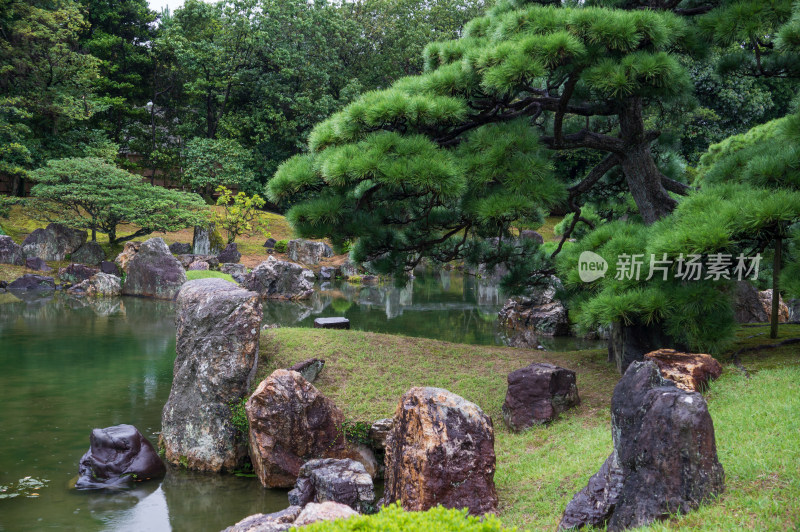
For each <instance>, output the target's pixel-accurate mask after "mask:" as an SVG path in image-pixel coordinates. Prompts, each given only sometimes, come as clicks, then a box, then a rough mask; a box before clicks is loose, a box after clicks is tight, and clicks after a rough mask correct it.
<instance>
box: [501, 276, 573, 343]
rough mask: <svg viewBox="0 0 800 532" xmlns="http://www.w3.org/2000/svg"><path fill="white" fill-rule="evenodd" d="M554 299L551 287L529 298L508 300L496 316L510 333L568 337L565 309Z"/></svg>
mask: <svg viewBox="0 0 800 532" xmlns="http://www.w3.org/2000/svg"><path fill="white" fill-rule="evenodd" d="M554 297H555V288H552V287H551V288H548V289H546V290H541V291H539V292H537V293H536V294H534V295H532V296H530V297H513V298H511V299H509V300H508V301H506V303H505V305H503V308H502V309H501V310H500V313H499V314H498V317H499V320H500V325H501V326H502V327H504V328H506V329H509V330H511V331H515V332H526V331H530V332H533V333H534V334H535V335H542V336H566V335H569V334H570V325H569V317H568V315H567V309H566V308H565V307H564V305H563V304H562V303H561V302H560V301H558V300H557V299H554ZM537 345H538V342H537ZM529 347H536V346H535V345H532V346H529Z"/></svg>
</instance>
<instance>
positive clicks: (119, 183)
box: [31, 158, 207, 245]
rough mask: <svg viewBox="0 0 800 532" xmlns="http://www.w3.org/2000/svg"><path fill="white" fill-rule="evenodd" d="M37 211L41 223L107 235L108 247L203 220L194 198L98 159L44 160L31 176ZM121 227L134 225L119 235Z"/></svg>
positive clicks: (199, 204)
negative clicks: (130, 231) (128, 231)
mask: <svg viewBox="0 0 800 532" xmlns="http://www.w3.org/2000/svg"><path fill="white" fill-rule="evenodd" d="M31 178H32V179H33V180H34V181H35V182H36V185H34V187H33V189H32V191H31V193H32V195H33V196H34V197H35V198H36V200H37V201H36V204H35V208H36V209H37V210H38V212H39V214H40V215H41V216H42V217H44V218H45V219H47V220H49V221H53V222H59V223H63V224H64V225H68V226H70V227H75V228H78V229H86V230H89V231H91V233H92V240H95V239H96V233H104V234H107V235H108V240H109V242H110V243H111V245H115V244H119V243H120V242H125V241H127V240H132V239H134V238H139V237H141V236H145V235H149V234H151V233H154V232H167V231H177V230H180V229H183V228H186V227H191V226H194V225H197V224H199V223H202V222H203V221H206V220H207V213H206V205H205V202H204V201H203V199H202V198H201V197H199V196H198V195H196V194H190V193H187V192H181V191H177V190H168V189H165V188H161V187H155V186H152V185H150V184H148V183H144V182H142V178H141V177H140V176H137V175H133V174H131V173H129V172H127V171H125V170H122V169H121V168H118V167H116V166H114V165H112V164H110V163H108V162H106V161H103V160H102V159H96V158H73V159H58V160H52V161H48V163H47V165H46V166H44V167H42V168H39V169H37V170H35V171H33V172H32V173H31ZM120 224H134V225H136V226H138V229H136V230H135V231H134V232H133V233H132V234H130V235H126V236H122V237H120V236H118V235H117V228H118V226H119V225H120Z"/></svg>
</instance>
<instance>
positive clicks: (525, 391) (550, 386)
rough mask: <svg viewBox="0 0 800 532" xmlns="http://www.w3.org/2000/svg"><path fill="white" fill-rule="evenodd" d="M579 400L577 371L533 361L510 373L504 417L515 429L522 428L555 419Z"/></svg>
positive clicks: (577, 403) (519, 429)
mask: <svg viewBox="0 0 800 532" xmlns="http://www.w3.org/2000/svg"><path fill="white" fill-rule="evenodd" d="M580 402H581V400H580V398H579V397H578V386H577V384H576V383H575V372H574V371H572V370H568V369H565V368H560V367H558V366H554V365H552V364H544V363H538V364H537V363H534V364H531V365H530V366H528V367H526V368H522V369H518V370H516V371H512V372H511V373H510V374H509V375H508V391H507V392H506V400H505V403H503V419H504V420H505V422H506V424H507V425H508V426H509V427H510V428H511V429H512V430H516V431H521V430H524V429H527V428H529V427H531V426H533V425H535V424H542V423H547V422H549V421H552V420H553V419H555V418H556V416H558V414H560V413H561V412H563V411H565V410H568V409H570V408H572V407H573V406H576V405H579V404H580Z"/></svg>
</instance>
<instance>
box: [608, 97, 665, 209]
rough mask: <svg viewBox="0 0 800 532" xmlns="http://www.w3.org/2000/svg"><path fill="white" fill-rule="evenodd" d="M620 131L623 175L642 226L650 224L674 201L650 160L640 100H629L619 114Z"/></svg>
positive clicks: (651, 157) (650, 154)
mask: <svg viewBox="0 0 800 532" xmlns="http://www.w3.org/2000/svg"><path fill="white" fill-rule="evenodd" d="M619 121H620V131H621V136H622V140H623V142H624V144H625V148H624V151H623V153H621V154H620V155H621V156H622V162H621V163H620V166H621V167H622V173H623V174H624V175H625V181H626V182H627V183H628V188H629V189H630V191H631V194H632V195H633V199H634V201H635V202H636V206H637V207H638V208H639V214H641V216H642V219H643V220H644V223H646V224H648V225H649V224H652V223H653V222H655V221H657V220H659V219H661V218H663V217H664V216H666V215H668V214H669V213H671V212H672V211H673V210H674V209H675V206H676V205H677V201H675V200H674V199H673V198H672V197H670V195H669V193H668V192H667V190H666V189H665V188H664V186H663V184H662V182H661V180H662V178H663V177H664V174H662V173H661V171H660V170H659V169H658V167H657V166H656V163H655V161H653V155H652V153H651V151H650V143H651V140H649V139H648V138H647V135H646V132H645V128H644V119H643V117H642V100H641V98H629V99H628V100H626V101H625V103H624V104H623V105H622V107H621V109H620V113H619Z"/></svg>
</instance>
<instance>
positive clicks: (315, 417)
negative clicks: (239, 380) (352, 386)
mask: <svg viewBox="0 0 800 532" xmlns="http://www.w3.org/2000/svg"><path fill="white" fill-rule="evenodd" d="M246 411H247V420H248V421H249V422H250V459H251V460H252V462H253V468H254V469H255V472H256V474H257V475H258V478H259V480H261V484H262V485H264V487H267V488H291V487H292V486H294V484H295V480H296V479H297V475H298V474H299V473H300V468H301V467H302V465H303V464H304V463H305V462H306V461H308V460H311V459H312V458H353V459H354V460H357V461H359V462H361V463H362V464H363V465H364V466H365V468H367V472H368V473H370V475H374V474H375V472H376V471H370V470H369V467H375V466H374V465H373V466H368V464H366V463H364V459H363V457H361V456H360V455H359V453H358V452H357V449H355V448H354V446H352V445H350V444H349V443H348V442H346V441H345V439H344V435H343V433H342V430H341V427H342V423H343V422H344V414H343V413H342V411H341V410H339V408H338V407H337V406H336V405H335V404H334V403H333V401H331V400H330V399H328V398H327V397H325V396H324V395H322V394H321V393H319V391H318V390H317V389H316V388H315V387H314V386H312V385H311V383H309V382H308V381H307V380H305V379H304V378H303V377H302V375H300V374H299V373H298V372H296V371H290V370H285V369H279V370H276V371H274V372H273V373H272V375H270V376H269V377H267V378H266V379H264V380H263V381H262V382H261V384H259V386H258V388H257V389H256V391H255V392H254V393H253V395H251V396H250V399H248V400H247V406H246ZM372 460H373V461H374V457H372Z"/></svg>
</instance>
